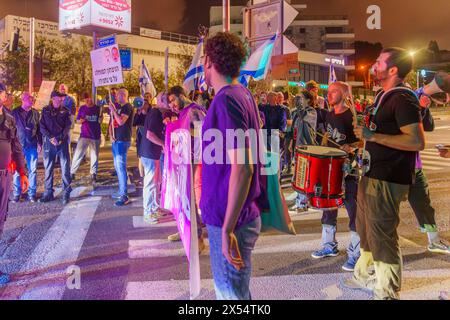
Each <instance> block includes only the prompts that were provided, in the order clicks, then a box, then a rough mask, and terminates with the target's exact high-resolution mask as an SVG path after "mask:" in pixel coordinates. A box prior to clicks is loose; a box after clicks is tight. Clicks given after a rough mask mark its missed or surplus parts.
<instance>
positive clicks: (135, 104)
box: [133, 97, 145, 110]
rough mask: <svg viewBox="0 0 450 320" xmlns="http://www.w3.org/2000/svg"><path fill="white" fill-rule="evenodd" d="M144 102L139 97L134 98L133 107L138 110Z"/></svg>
mask: <svg viewBox="0 0 450 320" xmlns="http://www.w3.org/2000/svg"><path fill="white" fill-rule="evenodd" d="M144 102H145V101H144V99H142V98H141V97H136V98H134V100H133V107H135V108H136V109H138V110H139V109H141V108H142V107H143V106H144Z"/></svg>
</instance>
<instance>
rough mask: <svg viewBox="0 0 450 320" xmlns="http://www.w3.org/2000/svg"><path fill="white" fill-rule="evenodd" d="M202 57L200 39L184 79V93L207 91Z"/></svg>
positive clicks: (201, 42)
mask: <svg viewBox="0 0 450 320" xmlns="http://www.w3.org/2000/svg"><path fill="white" fill-rule="evenodd" d="M202 55H203V38H200V41H199V42H198V45H197V49H196V50H195V54H194V57H193V58H192V63H191V65H190V67H189V69H188V72H187V73H186V76H185V77H184V82H183V87H184V89H185V90H186V92H191V91H195V90H201V91H206V90H207V89H208V87H207V85H206V82H205V73H204V68H203V64H202V60H201V59H202Z"/></svg>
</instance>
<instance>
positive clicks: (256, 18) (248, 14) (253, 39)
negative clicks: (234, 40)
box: [244, 0, 298, 55]
mask: <svg viewBox="0 0 450 320" xmlns="http://www.w3.org/2000/svg"><path fill="white" fill-rule="evenodd" d="M297 15H298V11H297V10H296V9H295V8H294V7H293V6H291V5H290V4H289V3H287V2H286V1H284V0H280V1H272V2H263V1H257V2H253V5H252V6H249V7H247V9H246V11H245V14H244V20H245V22H244V25H245V28H244V30H245V36H246V38H247V39H248V42H249V43H250V47H251V48H252V49H255V48H258V47H259V45H260V44H261V43H263V42H264V41H266V40H268V39H269V38H270V37H272V36H273V35H274V34H275V33H277V32H281V33H283V32H284V31H286V29H287V28H288V27H289V25H290V24H291V23H292V22H293V21H294V20H295V18H296V17H297ZM296 52H298V48H297V47H296V46H295V45H294V44H293V43H292V42H291V41H290V40H289V39H288V38H286V37H285V36H282V37H278V39H277V41H276V42H275V47H274V54H277V55H281V54H289V53H296Z"/></svg>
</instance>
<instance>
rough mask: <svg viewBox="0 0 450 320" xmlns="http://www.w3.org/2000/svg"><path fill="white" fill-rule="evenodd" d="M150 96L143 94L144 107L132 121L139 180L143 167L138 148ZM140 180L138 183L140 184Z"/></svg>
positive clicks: (142, 176) (143, 133) (150, 104)
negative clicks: (134, 129) (134, 131)
mask: <svg viewBox="0 0 450 320" xmlns="http://www.w3.org/2000/svg"><path fill="white" fill-rule="evenodd" d="M152 99H153V97H152V94H151V93H150V92H146V93H145V94H144V105H143V106H142V108H141V109H139V110H138V111H137V112H136V115H135V116H134V119H133V127H136V153H137V157H138V160H139V164H138V168H139V176H140V177H141V179H143V178H144V166H143V165H142V161H141V156H140V155H139V154H140V147H141V141H142V137H143V136H144V135H145V130H144V125H145V117H146V116H147V113H148V111H149V110H150V109H151V108H152ZM141 182H142V180H141V181H140V183H141Z"/></svg>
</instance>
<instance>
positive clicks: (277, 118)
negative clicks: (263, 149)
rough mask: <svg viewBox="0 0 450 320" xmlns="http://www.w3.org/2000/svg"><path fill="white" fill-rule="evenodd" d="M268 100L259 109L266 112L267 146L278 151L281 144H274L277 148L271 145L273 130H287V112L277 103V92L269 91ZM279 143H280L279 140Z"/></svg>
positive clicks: (280, 131)
mask: <svg viewBox="0 0 450 320" xmlns="http://www.w3.org/2000/svg"><path fill="white" fill-rule="evenodd" d="M267 101H268V104H267V105H260V106H259V110H260V111H262V112H263V113H264V118H265V119H266V121H265V124H264V126H263V129H266V130H267V148H268V150H272V151H277V150H280V145H277V146H274V147H276V149H275V148H274V149H272V146H271V141H272V139H271V137H272V130H277V131H278V132H279V133H280V134H281V133H282V132H284V131H286V121H287V120H286V114H285V112H284V110H283V108H281V107H280V106H279V105H278V104H277V94H276V93H275V92H269V94H268V95H267ZM274 141H275V139H274ZM278 143H280V141H279V140H278Z"/></svg>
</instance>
